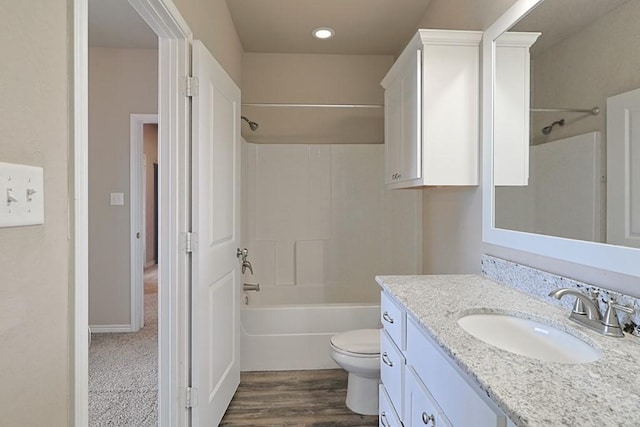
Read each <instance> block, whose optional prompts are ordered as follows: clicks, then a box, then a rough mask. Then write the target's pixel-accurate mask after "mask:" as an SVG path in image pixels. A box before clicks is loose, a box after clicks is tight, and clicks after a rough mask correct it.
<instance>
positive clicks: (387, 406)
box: [379, 291, 513, 427]
mask: <svg viewBox="0 0 640 427" xmlns="http://www.w3.org/2000/svg"><path fill="white" fill-rule="evenodd" d="M381 307H382V309H381V315H382V317H381V320H382V324H383V330H382V331H381V334H382V335H381V348H380V354H381V362H380V370H381V380H382V384H381V386H380V418H379V420H380V426H384V427H388V426H392V425H397V423H399V422H401V423H402V425H403V426H404V427H424V426H429V427H432V426H437V427H442V426H444V427H466V426H474V427H509V426H513V423H511V421H510V420H509V419H508V418H507V417H506V415H505V414H504V413H503V412H502V411H501V410H500V409H499V408H498V407H497V406H496V404H495V403H494V402H492V401H491V400H490V399H489V398H488V397H487V396H486V394H484V393H483V392H482V391H481V390H480V388H479V387H478V385H477V384H475V383H474V382H473V380H471V379H470V378H469V376H468V375H467V374H466V373H464V372H463V371H462V370H461V369H460V368H459V367H458V366H457V365H456V364H455V363H454V362H453V360H451V358H450V357H449V356H448V355H446V354H445V353H444V352H443V350H442V349H441V348H440V346H438V345H437V344H436V343H435V342H434V341H433V340H432V339H431V338H430V337H429V336H427V335H426V334H425V332H424V331H423V330H422V328H421V327H420V326H419V325H418V323H417V322H416V321H415V320H414V319H412V318H410V317H409V316H407V314H406V312H405V311H404V309H403V308H402V307H401V306H399V305H398V304H396V303H395V302H394V301H393V300H392V299H391V298H390V297H389V296H388V295H387V294H386V293H385V292H384V291H383V292H382V304H381ZM385 313H386V316H385ZM398 333H402V334H404V335H403V336H400V337H398V336H397V334H398ZM397 343H400V344H399V345H398V344H397ZM385 354H387V359H388V360H387V361H386V362H385ZM398 364H400V366H398ZM389 365H392V366H389ZM394 423H396V424H394Z"/></svg>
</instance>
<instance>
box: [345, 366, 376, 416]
mask: <svg viewBox="0 0 640 427" xmlns="http://www.w3.org/2000/svg"><path fill="white" fill-rule="evenodd" d="M379 384H380V380H379V379H378V378H373V379H372V378H364V377H361V376H358V375H356V374H352V373H349V379H348V386H347V401H346V403H347V408H349V409H351V410H352V411H353V412H355V413H356V414H360V415H378V385H379Z"/></svg>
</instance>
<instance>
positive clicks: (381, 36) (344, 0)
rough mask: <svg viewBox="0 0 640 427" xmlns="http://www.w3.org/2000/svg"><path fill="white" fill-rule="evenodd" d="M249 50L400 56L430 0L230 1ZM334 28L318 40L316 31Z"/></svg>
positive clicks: (243, 45) (236, 22) (236, 24)
mask: <svg viewBox="0 0 640 427" xmlns="http://www.w3.org/2000/svg"><path fill="white" fill-rule="evenodd" d="M227 5H228V6H229V11H230V12H231V17H232V19H233V22H234V24H235V26H236V29H237V31H238V35H239V37H240V41H241V42H242V47H243V48H244V50H245V52H263V53H332V54H369V55H390V54H396V53H398V52H399V51H400V50H402V47H403V46H404V44H405V43H406V42H407V41H409V39H410V38H411V36H412V35H413V33H414V32H415V31H416V30H417V28H418V23H419V22H420V20H421V19H422V17H423V16H424V14H425V10H426V9H427V6H428V5H429V0H227ZM318 27H331V28H333V29H334V30H335V32H336V34H335V36H334V37H333V38H332V39H329V40H317V39H315V38H314V37H313V36H312V35H311V32H312V31H313V30H314V29H315V28H318Z"/></svg>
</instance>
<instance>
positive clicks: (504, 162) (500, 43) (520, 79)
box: [493, 32, 540, 186]
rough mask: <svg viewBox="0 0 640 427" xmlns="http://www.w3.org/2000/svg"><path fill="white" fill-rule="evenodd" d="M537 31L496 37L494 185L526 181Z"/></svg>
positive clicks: (523, 183) (524, 183)
mask: <svg viewBox="0 0 640 427" xmlns="http://www.w3.org/2000/svg"><path fill="white" fill-rule="evenodd" d="M538 37H540V33H523V32H507V33H503V34H502V35H501V36H500V37H498V39H497V40H496V43H495V46H496V59H495V60H496V64H495V76H494V82H495V86H494V94H493V95H494V126H493V129H494V130H493V132H494V136H493V141H494V145H493V147H494V148H493V156H494V161H493V179H494V185H502V186H523V185H527V184H528V181H529V139H530V130H529V122H530V110H529V104H530V100H529V98H530V95H529V93H530V87H531V83H530V80H531V79H530V74H531V73H530V55H529V48H530V47H531V46H532V45H533V44H534V43H535V42H536V40H537V39H538Z"/></svg>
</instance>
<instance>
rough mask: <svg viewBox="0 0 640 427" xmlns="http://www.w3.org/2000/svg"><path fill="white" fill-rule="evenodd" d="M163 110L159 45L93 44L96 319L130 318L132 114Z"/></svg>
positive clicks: (119, 321) (118, 321)
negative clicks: (118, 195) (116, 199)
mask: <svg viewBox="0 0 640 427" xmlns="http://www.w3.org/2000/svg"><path fill="white" fill-rule="evenodd" d="M157 111H158V52H157V51H156V50H149V49H108V48H91V49H90V50H89V324H90V325H128V324H130V314H131V313H130V299H131V290H130V282H131V281H130V274H131V273H130V268H129V264H130V253H131V251H130V247H129V245H130V232H131V230H130V221H129V216H130V200H129V185H130V181H129V157H130V156H129V150H130V145H129V132H130V129H129V121H130V116H129V115H130V114H134V113H139V114H155V113H157ZM112 192H122V193H124V195H125V197H124V200H125V204H124V206H111V205H110V200H109V194H110V193H112Z"/></svg>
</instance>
